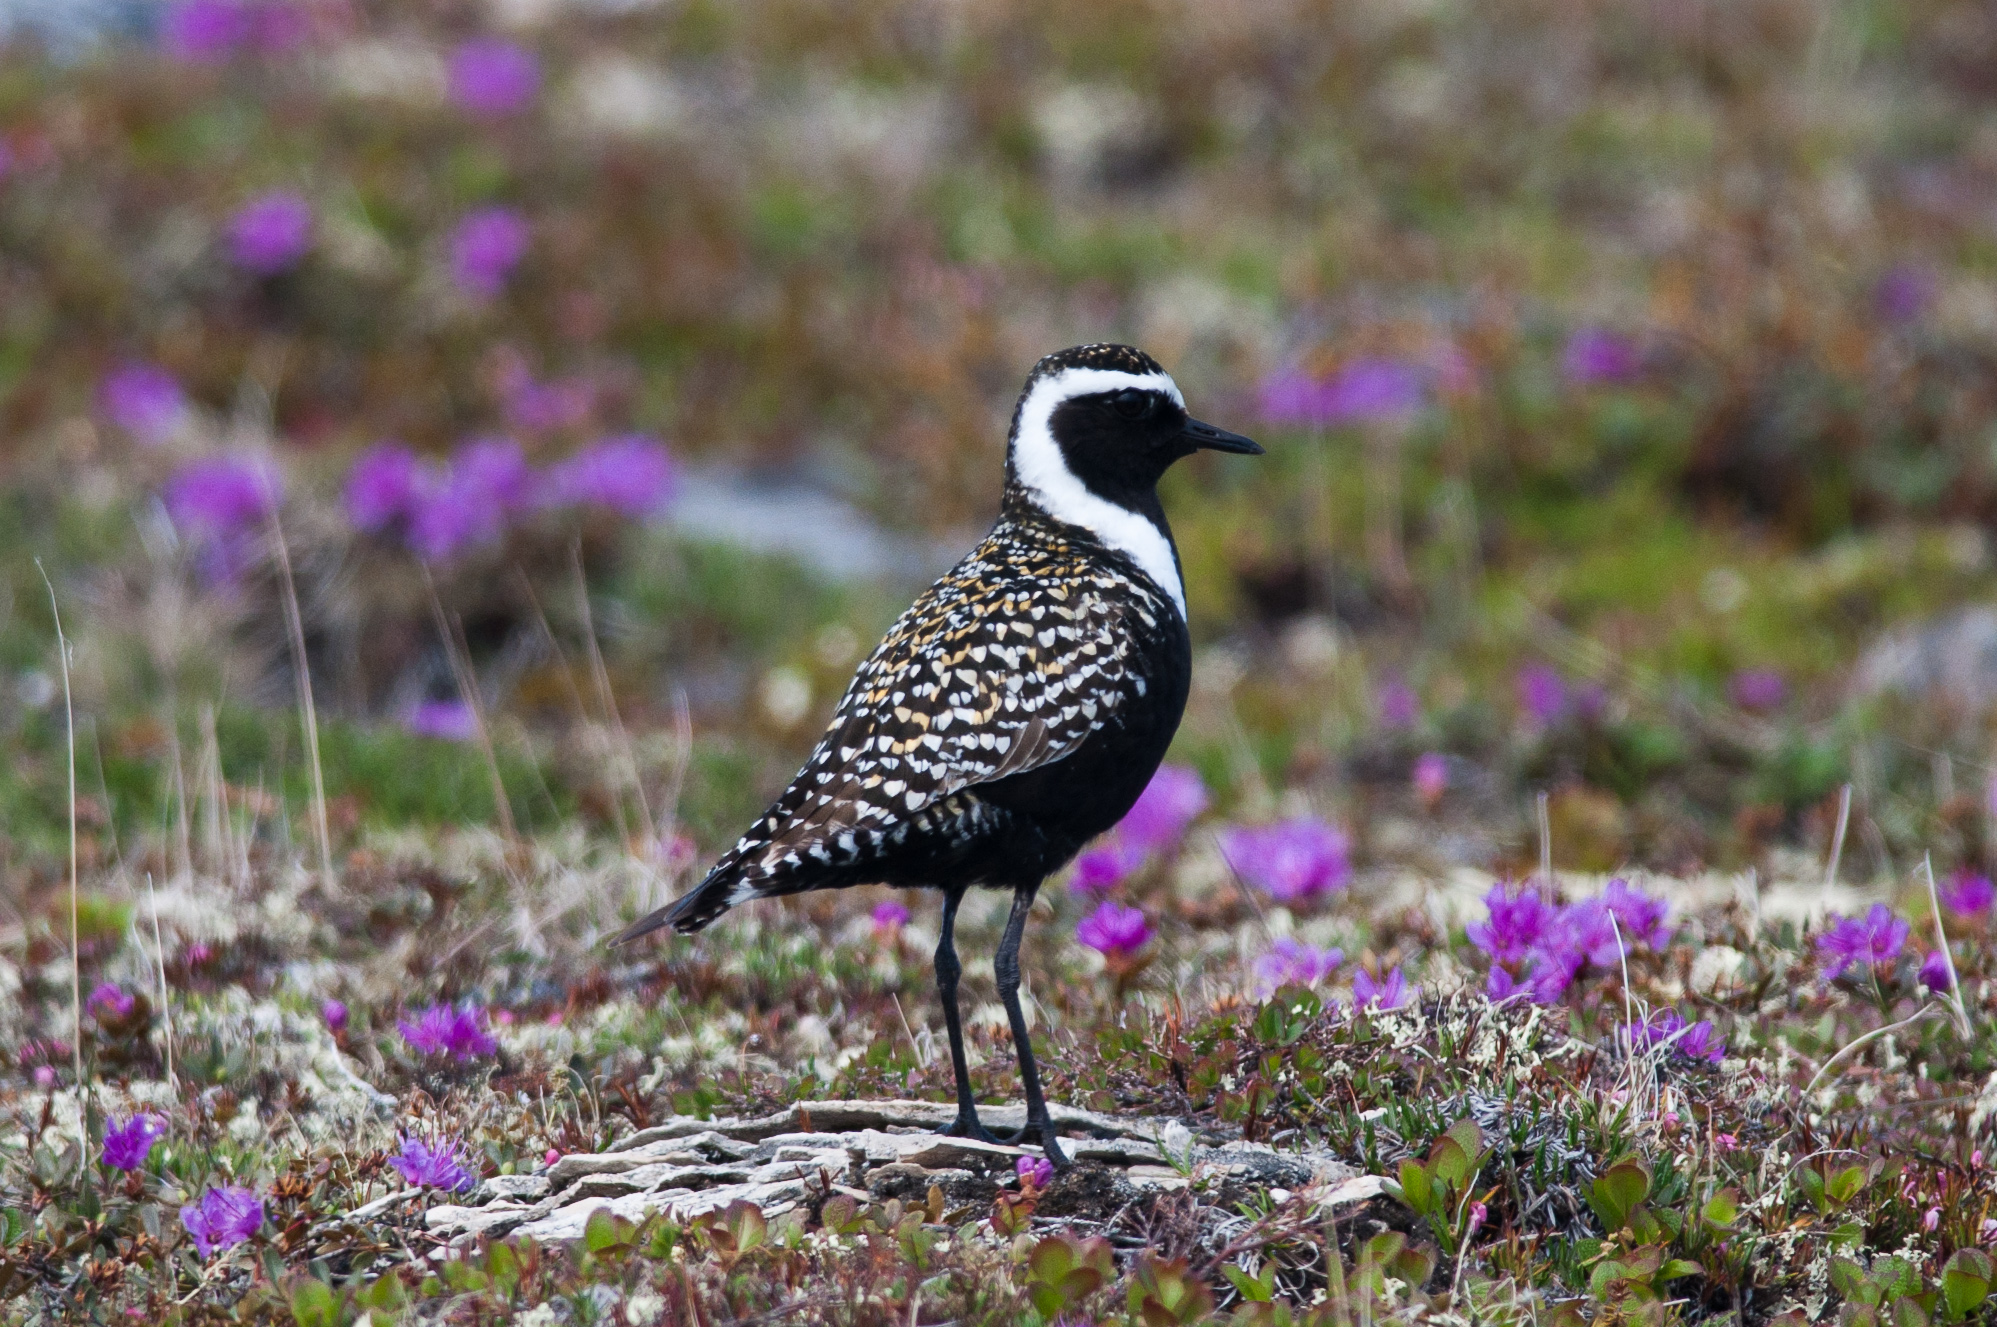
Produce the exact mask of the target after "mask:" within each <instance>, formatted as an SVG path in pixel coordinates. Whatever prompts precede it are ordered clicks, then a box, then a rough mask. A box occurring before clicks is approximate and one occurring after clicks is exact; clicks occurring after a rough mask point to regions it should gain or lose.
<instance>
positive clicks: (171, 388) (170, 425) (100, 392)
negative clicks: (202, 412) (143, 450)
mask: <svg viewBox="0 0 1997 1327" xmlns="http://www.w3.org/2000/svg"><path fill="white" fill-rule="evenodd" d="M97 400H98V404H99V407H100V408H101V409H102V410H103V412H104V417H105V418H106V419H109V420H110V421H111V422H112V423H113V424H116V425H117V426H118V427H119V428H121V429H123V430H124V431H125V432H127V433H129V434H131V435H132V438H133V440H134V441H136V442H138V443H139V444H140V445H141V446H145V447H157V446H158V445H159V444H161V443H163V442H165V441H166V440H167V439H169V438H171V437H172V436H173V435H174V434H175V433H178V432H179V431H180V426H181V424H182V423H184V422H185V421H186V419H187V397H186V396H185V395H183V394H182V392H181V390H180V383H179V381H178V380H176V379H175V378H174V376H173V375H172V374H171V373H168V372H167V371H166V370H165V369H163V368H161V367H160V366H159V365H157V364H142V363H139V362H137V361H135V360H134V361H127V362H126V363H123V364H120V365H119V366H118V367H117V368H115V369H113V370H112V371H111V372H110V373H107V374H105V375H104V381H103V382H102V383H101V384H100V385H99V386H98V388H97Z"/></svg>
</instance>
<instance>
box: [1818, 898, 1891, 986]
mask: <svg viewBox="0 0 1997 1327" xmlns="http://www.w3.org/2000/svg"><path fill="white" fill-rule="evenodd" d="M1906 943H1907V923H1906V922H1903V921H1901V920H1900V919H1899V918H1898V917H1895V916H1894V915H1893V910H1892V909H1891V908H1888V907H1887V906H1886V905H1885V904H1884V903H1875V904H1873V905H1872V908H1871V910H1870V911H1868V912H1867V913H1866V914H1865V917H1864V918H1863V919H1862V920H1861V919H1859V918H1855V917H1836V918H1834V919H1833V921H1832V925H1831V929H1830V930H1828V931H1826V932H1825V933H1824V934H1822V935H1820V936H1818V937H1817V953H1818V955H1819V956H1820V957H1822V958H1823V960H1824V977H1825V979H1826V980H1830V981H1835V980H1836V979H1837V978H1838V977H1841V976H1843V975H1844V973H1845V971H1846V970H1847V969H1848V968H1851V967H1853V966H1855V965H1857V964H1860V963H1864V964H1867V965H1868V966H1877V965H1878V964H1881V963H1891V962H1892V961H1893V960H1894V959H1896V958H1898V957H1900V949H1901V947H1902V946H1904V945H1905V944H1906Z"/></svg>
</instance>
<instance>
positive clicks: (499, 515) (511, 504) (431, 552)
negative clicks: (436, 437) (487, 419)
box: [409, 438, 534, 562]
mask: <svg viewBox="0 0 1997 1327" xmlns="http://www.w3.org/2000/svg"><path fill="white" fill-rule="evenodd" d="M533 482H534V472H533V471H532V470H530V469H529V468H528V466H527V461H526V458H525V457H523V456H522V455H521V454H520V444H519V443H517V442H515V441H513V440H512V439H511V438H474V439H472V440H471V441H469V442H466V443H464V444H463V445H462V446H460V447H459V448H458V450H457V451H456V452H455V453H453V454H452V456H451V463H450V466H449V468H448V469H447V470H446V471H445V473H444V474H443V476H442V477H441V478H439V479H438V480H436V481H435V482H434V483H430V484H426V485H422V486H421V491H420V492H419V494H418V496H417V497H416V498H415V499H414V504H413V509H412V511H411V513H410V520H409V544H410V547H411V548H413V549H415V551H416V554H417V556H418V557H421V558H422V559H423V560H424V561H426V562H444V561H448V560H449V559H450V558H452V557H453V556H455V555H456V554H457V553H459V552H461V551H462V550H464V549H466V548H469V547H473V546H475V545H479V544H489V543H494V542H496V541H497V540H498V539H499V537H500V536H501V535H502V534H503V533H505V530H506V519H507V517H508V516H509V515H511V514H512V513H514V512H516V511H518V510H520V509H521V508H523V507H525V506H526V505H527V502H528V498H529V496H530V489H531V487H532V485H533Z"/></svg>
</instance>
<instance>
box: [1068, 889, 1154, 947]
mask: <svg viewBox="0 0 1997 1327" xmlns="http://www.w3.org/2000/svg"><path fill="white" fill-rule="evenodd" d="M1075 938H1076V939H1077V940H1079V941H1081V942H1082V943H1083V944H1085V945H1087V946H1088V947H1089V948H1091V949H1093V950H1096V951H1097V952H1099V953H1101V954H1102V955H1103V956H1104V957H1105V958H1127V957H1128V956H1130V955H1131V954H1134V953H1136V952H1137V951H1138V950H1140V949H1142V948H1144V946H1145V943H1146V942H1147V941H1149V940H1150V939H1151V926H1150V923H1148V922H1146V921H1145V920H1144V914H1143V913H1141V912H1139V911H1138V910H1137V909H1136V908H1126V907H1124V906H1123V905H1122V904H1120V903H1110V902H1107V901H1105V902H1103V903H1102V904H1100V905H1098V906H1097V908H1096V910H1095V911H1094V912H1092V913H1090V914H1089V915H1088V916H1086V917H1084V918H1082V920H1081V924H1080V925H1078V926H1076V927H1075Z"/></svg>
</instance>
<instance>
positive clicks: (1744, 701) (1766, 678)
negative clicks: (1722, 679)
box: [1727, 668, 1789, 714]
mask: <svg viewBox="0 0 1997 1327" xmlns="http://www.w3.org/2000/svg"><path fill="white" fill-rule="evenodd" d="M1727 695H1729V696H1730V697H1732V698H1733V703H1734V704H1736V705H1738V706H1740V708H1742V709H1744V710H1751V711H1753V712H1754V713H1757V714H1762V713H1766V712H1767V711H1769V710H1779V709H1781V708H1782V702H1783V701H1785V700H1787V699H1788V698H1789V684H1788V683H1787V682H1784V681H1783V680H1782V674H1780V673H1778V672H1776V671H1775V670H1774V669H1773V668H1743V669H1741V670H1740V671H1739V672H1738V673H1735V674H1734V675H1733V676H1732V677H1731V678H1729V679H1728V680H1727Z"/></svg>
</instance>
